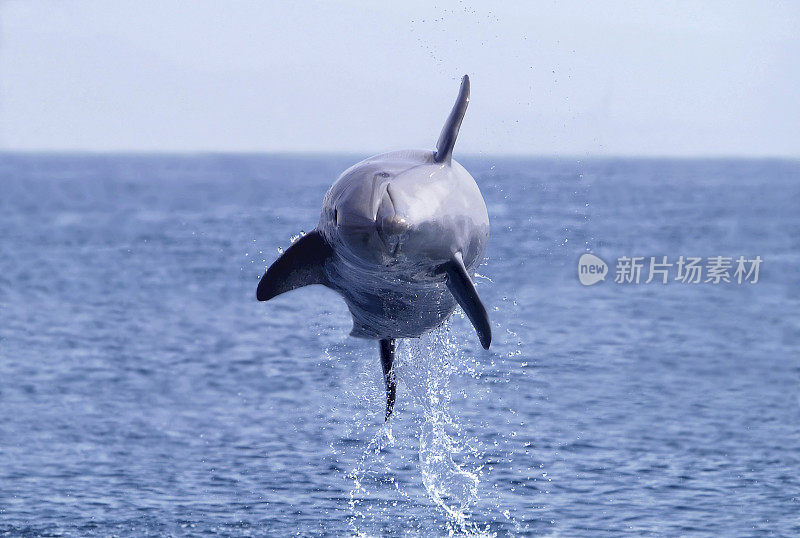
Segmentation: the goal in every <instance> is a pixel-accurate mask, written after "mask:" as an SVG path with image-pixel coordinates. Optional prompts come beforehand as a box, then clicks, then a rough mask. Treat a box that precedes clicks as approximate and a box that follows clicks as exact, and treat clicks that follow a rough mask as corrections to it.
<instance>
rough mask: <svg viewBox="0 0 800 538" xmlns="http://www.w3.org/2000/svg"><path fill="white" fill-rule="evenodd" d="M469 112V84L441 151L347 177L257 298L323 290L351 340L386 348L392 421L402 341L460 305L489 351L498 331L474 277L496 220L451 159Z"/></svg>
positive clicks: (397, 157)
mask: <svg viewBox="0 0 800 538" xmlns="http://www.w3.org/2000/svg"><path fill="white" fill-rule="evenodd" d="M468 103H469V77H468V76H466V75H465V76H464V77H463V79H462V80H461V89H460V91H459V94H458V98H457V99H456V103H455V105H454V106H453V110H452V111H451V112H450V115H449V116H448V118H447V121H446V122H445V125H444V128H443V129H442V133H441V135H440V137H439V141H438V143H437V145H436V151H426V150H405V151H395V152H391V153H384V154H381V155H376V156H375V157H370V158H369V159H366V160H364V161H361V162H360V163H358V164H356V165H354V166H352V167H350V168H348V169H347V170H345V171H344V173H342V175H341V176H340V177H339V179H337V180H336V182H335V183H334V184H333V186H332V187H331V188H330V190H329V191H328V194H327V195H326V196H325V200H324V202H323V204H322V214H321V216H320V219H319V224H318V225H317V227H316V228H315V229H314V230H313V231H312V232H310V233H308V234H306V235H304V236H303V237H301V238H300V239H299V240H297V241H296V242H295V243H294V244H292V246H290V247H289V248H288V249H287V250H286V251H285V252H284V253H283V254H282V255H281V256H280V257H279V258H278V259H277V260H276V261H275V262H274V263H273V264H272V265H271V266H270V267H269V268H268V269H267V271H266V273H265V274H264V276H263V277H262V278H261V281H260V282H259V284H258V290H257V291H256V297H257V298H258V300H259V301H268V300H270V299H272V298H273V297H275V296H277V295H280V294H282V293H285V292H287V291H290V290H293V289H296V288H299V287H302V286H308V285H311V284H322V285H323V286H327V287H329V288H331V289H333V290H335V291H336V292H338V293H339V294H340V295H341V296H342V297H343V298H344V300H345V302H346V303H347V306H348V308H349V309H350V314H351V315H352V317H353V330H352V332H351V333H350V334H351V336H356V337H360V338H372V339H376V340H379V343H380V345H379V348H380V354H381V364H382V366H383V375H384V381H385V385H386V420H388V419H389V417H390V416H391V414H392V409H393V407H394V401H395V394H396V391H397V385H396V380H395V376H394V372H393V369H392V367H393V363H394V356H395V348H396V342H395V340H396V339H397V338H415V337H418V336H420V335H422V334H423V333H426V332H428V331H430V330H432V329H434V328H436V327H438V326H439V325H441V324H442V323H443V322H444V321H445V320H446V319H447V318H448V317H450V315H451V314H452V313H453V311H454V310H455V308H456V305H457V304H458V305H460V306H461V308H462V309H463V310H464V312H465V313H466V314H467V317H468V318H469V320H470V321H471V322H472V325H473V326H474V327H475V331H476V332H477V333H478V338H479V339H480V342H481V345H482V346H483V347H484V349H489V344H490V343H491V340H492V331H491V327H490V325H489V317H488V315H487V313H486V308H484V306H483V303H481V300H480V298H479V297H478V294H477V292H476V291H475V286H474V285H473V283H472V279H471V278H470V276H469V273H470V271H471V270H472V269H473V268H474V267H475V266H477V265H478V264H479V263H480V262H481V260H482V259H483V254H484V252H485V251H486V245H487V243H488V241H489V215H488V213H487V211H486V204H485V203H484V201H483V196H481V192H480V190H479V189H478V185H477V184H476V183H475V180H474V179H473V178H472V176H471V175H470V174H469V172H467V171H466V170H465V169H464V167H463V166H461V165H460V164H459V163H457V162H456V161H454V160H453V158H452V156H453V147H454V146H455V142H456V138H457V136H458V131H459V128H460V127H461V121H462V120H463V119H464V114H465V112H466V110H467V104H468Z"/></svg>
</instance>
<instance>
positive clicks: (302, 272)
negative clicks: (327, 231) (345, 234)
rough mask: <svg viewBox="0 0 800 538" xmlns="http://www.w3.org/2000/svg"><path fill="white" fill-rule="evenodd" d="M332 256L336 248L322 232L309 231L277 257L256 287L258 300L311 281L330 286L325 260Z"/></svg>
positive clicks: (269, 297) (264, 299) (305, 284)
mask: <svg viewBox="0 0 800 538" xmlns="http://www.w3.org/2000/svg"><path fill="white" fill-rule="evenodd" d="M332 255H333V249H331V246H330V245H329V244H328V242H327V241H325V238H324V237H322V234H321V233H319V231H317V230H314V231H313V232H310V233H307V234H306V235H304V236H303V237H301V238H300V239H298V240H297V241H295V242H294V243H293V244H292V246H290V247H289V248H287V249H286V251H285V252H284V253H283V254H281V255H280V257H279V258H278V259H277V260H275V263H273V264H272V265H270V266H269V269H267V272H266V273H264V276H262V277H261V281H260V282H259V283H258V289H257V290H256V298H257V299H258V300H259V301H269V300H270V299H272V298H273V297H275V296H277V295H280V294H281V293H285V292H287V291H291V290H293V289H295V288H300V287H302V286H309V285H311V284H324V285H328V279H327V277H326V276H325V271H324V266H325V262H326V261H327V260H328V259H329V258H330V257H331V256H332Z"/></svg>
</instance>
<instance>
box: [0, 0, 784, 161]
mask: <svg viewBox="0 0 800 538" xmlns="http://www.w3.org/2000/svg"><path fill="white" fill-rule="evenodd" d="M799 21H800V2H794V3H785V4H777V3H773V2H752V3H736V2H719V3H715V2H703V3H701V2H630V3H621V2H606V1H604V2H591V3H589V2H587V3H583V2H530V1H524V2H490V1H486V2H475V3H472V2H447V3H435V4H434V3H431V2H427V1H403V2H397V3H393V4H388V3H386V4H385V3H383V2H366V1H365V2H355V1H346V2H333V1H330V2H237V1H219V2H209V1H196V0H195V1H191V2H170V1H164V0H157V1H148V0H136V1H113V2H112V1H98V2H94V1H85V0H83V1H69V0H59V1H52V2H43V1H35V0H19V1H15V0H6V1H3V2H2V3H0V149H22V150H94V151H106V150H132V151H150V150H157V151H266V152H271V151H309V150H310V151H349V152H378V151H384V150H389V149H399V148H404V147H422V148H425V147H433V145H434V144H435V141H436V139H437V137H438V135H439V130H440V129H441V126H442V123H443V122H444V119H445V117H446V116H447V114H448V112H449V109H450V107H451V105H452V102H453V100H454V99H455V96H456V93H457V90H458V79H459V78H460V76H461V75H462V74H464V73H468V74H469V75H470V76H471V78H472V100H471V102H470V108H469V111H468V113H467V118H466V120H465V121H464V126H463V128H462V134H461V137H460V138H459V143H458V145H457V147H456V152H457V153H462V154H463V153H488V154H498V153H509V154H535V155H548V154H569V155H587V154H588V155H597V154H614V155H751V156H763V155H778V156H794V157H798V156H800V22H799Z"/></svg>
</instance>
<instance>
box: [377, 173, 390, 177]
mask: <svg viewBox="0 0 800 538" xmlns="http://www.w3.org/2000/svg"><path fill="white" fill-rule="evenodd" d="M390 175H391V174H390V173H389V172H381V173H379V174H378V176H380V177H389V176H390Z"/></svg>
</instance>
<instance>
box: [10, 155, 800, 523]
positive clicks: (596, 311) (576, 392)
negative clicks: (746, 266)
mask: <svg viewBox="0 0 800 538" xmlns="http://www.w3.org/2000/svg"><path fill="white" fill-rule="evenodd" d="M360 157H363V156H353V157H347V156H336V157H325V156H306V157H288V156H284V157H279V156H224V155H200V156H146V155H142V156H113V155H112V156H76V155H61V156H58V155H50V156H42V155H13V154H4V155H0V193H2V194H0V535H3V536H212V535H213V536H249V535H257V536H264V535H277V536H288V535H299V536H315V535H358V536H436V535H448V534H455V535H461V534H466V535H482V536H493V535H497V536H506V535H556V536H562V535H563V536H581V535H586V536H595V535H598V534H616V533H620V532H630V533H632V534H647V535H650V534H657V535H708V536H749V535H755V534H775V535H796V534H798V533H800V399H798V397H799V396H800V390H799V386H798V385H799V384H800V353H799V352H800V276H799V275H798V267H799V266H800V163H797V162H789V161H770V160H764V161H747V160H727V161H726V160H685V161H670V160H618V159H605V160H585V161H581V160H576V159H550V160H547V159H528V160H526V159H495V158H492V157H475V158H472V159H463V161H462V162H463V163H464V164H465V165H466V166H467V168H468V169H469V170H470V171H471V172H472V173H473V175H474V176H475V178H476V179H477V181H478V184H479V185H480V188H481V190H482V191H483V193H484V196H485V198H486V201H487V205H488V208H489V214H490V219H491V223H492V235H491V240H490V247H489V251H488V256H487V260H486V262H485V264H484V265H483V266H481V267H480V268H479V269H478V270H477V272H478V273H479V275H478V276H476V282H477V286H478V290H479V293H480V295H481V296H482V297H483V299H484V302H485V303H486V304H487V306H488V309H489V311H490V315H491V318H492V324H493V329H494V341H493V344H492V349H491V350H490V351H484V350H482V349H481V347H480V345H479V343H478V340H477V337H476V336H475V334H474V332H473V330H472V329H471V327H470V326H469V323H468V322H467V320H466V319H465V318H464V317H463V315H460V314H459V313H457V314H456V315H455V316H454V317H453V318H452V320H451V321H450V322H449V323H448V324H447V325H445V326H444V327H442V328H440V329H438V330H437V331H435V332H434V333H432V334H431V335H428V336H426V337H423V338H420V339H418V340H408V341H403V342H401V344H400V347H399V358H398V363H397V368H398V376H399V379H400V383H399V390H398V400H397V407H396V409H395V415H394V418H393V419H392V421H391V422H390V424H389V425H388V426H385V425H384V424H383V410H384V400H383V398H384V395H383V387H382V380H381V372H380V362H379V359H378V354H377V344H376V343H375V342H372V341H367V340H358V339H354V338H350V337H348V336H347V334H348V332H349V329H350V321H349V317H348V315H347V310H346V308H345V306H344V304H343V302H342V301H341V300H340V299H339V298H338V297H337V296H336V295H335V294H334V293H333V292H331V291H330V290H327V289H324V288H321V287H309V288H305V289H302V290H297V291H295V292H292V293H289V294H286V295H284V296H282V297H279V298H277V299H275V300H273V301H271V302H269V303H258V302H257V301H256V300H255V287H256V285H257V282H258V278H259V277H260V275H261V274H262V272H263V270H264V268H265V266H266V265H267V264H269V263H270V262H271V261H273V260H274V259H275V257H276V256H277V255H278V253H279V249H280V248H285V247H286V246H288V245H289V244H290V242H291V238H292V237H293V236H296V235H297V234H298V233H300V232H301V231H308V230H310V229H312V228H313V226H314V225H315V224H316V221H317V218H318V215H319V208H320V204H321V202H322V198H323V196H324V194H325V191H326V190H327V188H328V186H329V185H330V183H331V182H332V181H333V180H334V179H335V178H336V177H337V175H338V174H339V172H340V171H341V170H343V169H344V168H346V167H347V166H348V165H350V164H352V163H353V162H354V161H355V160H357V159H358V158H360ZM585 252H592V253H594V254H596V255H598V256H600V257H601V258H602V259H604V260H605V261H607V262H608V263H609V266H610V268H609V270H610V272H611V274H610V275H609V276H608V278H606V280H605V281H602V282H600V283H598V284H596V285H594V286H591V287H586V286H582V285H581V284H580V283H579V281H578V275H577V261H578V258H579V256H580V255H581V254H582V253H585ZM623 256H627V257H633V256H641V257H645V258H647V259H649V257H650V256H655V257H658V258H660V257H662V256H667V257H668V259H669V260H670V261H671V262H675V261H677V259H678V257H679V256H687V257H688V256H698V257H703V258H704V259H705V258H708V257H713V256H730V257H733V258H734V260H735V259H736V258H738V257H739V256H744V257H746V258H747V259H754V258H755V257H756V256H760V257H761V259H762V260H763V262H762V264H761V266H760V273H759V281H758V282H757V283H755V284H752V283H750V282H744V283H742V284H739V283H737V282H736V281H735V280H734V281H733V282H729V283H725V282H721V283H720V284H716V285H715V284H712V283H710V282H708V283H706V282H701V283H698V284H687V283H681V282H679V281H675V280H674V273H673V274H672V275H671V276H670V279H671V280H670V282H669V283H668V284H661V283H660V282H658V281H656V282H651V283H649V284H645V283H644V280H645V279H646V278H645V277H646V276H647V275H646V272H645V273H644V274H643V276H642V282H641V283H639V284H634V283H628V284H618V283H615V282H614V278H613V277H614V271H615V266H616V263H617V259H618V258H620V257H623ZM645 267H647V266H645Z"/></svg>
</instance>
